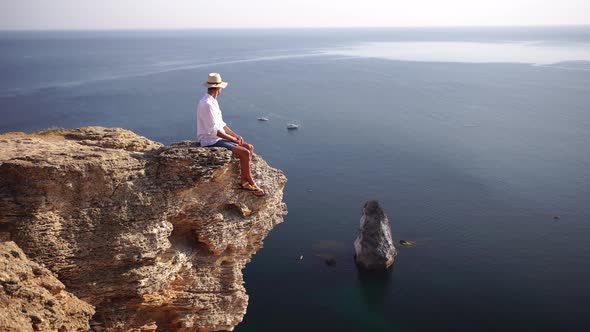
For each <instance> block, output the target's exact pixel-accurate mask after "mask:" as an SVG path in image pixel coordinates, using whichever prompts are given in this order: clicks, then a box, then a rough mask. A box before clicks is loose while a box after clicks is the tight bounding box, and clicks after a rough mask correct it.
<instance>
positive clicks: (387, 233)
mask: <svg viewBox="0 0 590 332" xmlns="http://www.w3.org/2000/svg"><path fill="white" fill-rule="evenodd" d="M354 250H355V260H356V263H357V264H358V265H359V266H360V267H361V268H364V269H367V270H385V269H387V268H388V267H390V266H391V265H392V264H393V259H394V258H395V255H396V251H395V247H394V246H393V239H392V238H391V227H390V225H389V219H387V215H386V214H385V211H383V209H382V208H381V206H380V205H379V202H377V201H368V202H366V203H365V205H364V206H363V213H362V215H361V221H360V228H359V234H358V236H357V238H356V240H355V241H354Z"/></svg>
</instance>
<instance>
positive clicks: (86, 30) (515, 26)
mask: <svg viewBox="0 0 590 332" xmlns="http://www.w3.org/2000/svg"><path fill="white" fill-rule="evenodd" d="M567 27H570V28H572V27H590V23H583V24H516V25H511V24H508V25H492V24H489V25H398V26H259V27H176V28H170V27H160V28H157V27H156V28H49V29H43V28H32V29H21V28H15V29H13V28H8V29H6V28H2V29H0V32H109V31H112V32H116V31H119V32H125V31H129V32H132V31H191V30H192V31H195V30H296V29H301V30H307V29H326V30H327V29H443V28H451V29H457V28H567Z"/></svg>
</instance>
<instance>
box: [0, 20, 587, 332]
mask: <svg viewBox="0 0 590 332" xmlns="http://www.w3.org/2000/svg"><path fill="white" fill-rule="evenodd" d="M589 48H590V28H589V27H570V28H526V29H525V28H495V29H491V28H488V29H340V30H330V29H324V30H276V31H272V30H245V31H239V30H211V31H205V30H203V31H167V32H165V31H144V32H44V33H36V32H26V33H25V32H22V33H14V32H10V33H9V32H4V33H0V73H2V74H1V75H0V119H1V120H0V131H33V130H38V129H44V128H47V127H52V126H56V127H78V126H87V125H101V126H115V127H124V128H128V129H131V130H133V131H135V132H137V133H139V134H141V135H144V136H147V137H149V138H151V139H154V140H157V141H161V142H164V143H171V142H174V141H178V140H183V139H195V136H196V134H195V112H194V110H195V105H196V102H197V101H198V99H199V98H200V97H201V95H202V94H203V90H202V88H201V85H200V84H201V82H202V81H203V80H204V78H205V77H206V74H207V73H209V72H212V71H219V72H221V73H222V75H223V78H224V79H225V80H227V81H229V82H230V85H229V87H228V89H226V90H225V91H224V92H223V94H222V96H221V97H220V104H221V107H222V110H223V112H224V118H225V120H226V122H228V123H229V124H230V125H231V127H232V128H234V130H236V131H237V132H238V133H241V134H242V135H243V136H244V137H245V138H246V139H248V140H250V141H251V142H252V143H253V144H254V145H255V146H256V149H257V151H258V153H260V154H261V155H262V156H263V157H264V158H265V159H266V160H267V161H268V162H269V163H270V164H271V165H272V166H274V167H277V168H280V169H282V170H283V171H284V172H285V173H286V175H287V177H288V178H289V182H288V185H287V187H286V190H285V200H286V202H287V204H288V207H289V215H288V216H287V217H286V218H285V223H284V224H281V225H280V226H278V227H277V228H275V229H274V230H273V231H272V232H271V234H270V236H269V237H268V238H267V240H266V241H265V246H264V249H263V250H261V251H260V252H259V253H258V254H257V255H256V256H255V257H254V258H253V260H252V263H251V264H249V265H248V266H247V268H246V270H245V279H246V288H247V289H248V292H249V294H250V304H249V308H248V313H247V315H246V317H245V320H244V322H243V323H242V324H241V325H240V326H238V328H237V331H279V330H280V331H423V330H435V329H436V330H470V331H474V330H479V331H481V330H490V331H492V330H529V331H541V330H547V331H549V330H551V331H553V330H560V331H566V330H567V331H575V330H579V331H583V330H587V329H588V327H589V326H590V318H589V317H590V283H589V282H588V280H589V279H590V240H589V238H590V220H589V219H590V153H589V146H590V55H589V52H588V50H589ZM482 50H483V51H482ZM400 60H403V61H400ZM449 61H450V62H449ZM259 116H265V117H268V118H269V119H270V121H269V122H266V123H262V122H258V121H256V118H257V117H259ZM288 122H296V123H299V124H300V125H301V128H300V129H299V130H298V131H293V132H288V131H287V130H286V129H285V124H286V123H288ZM368 199H378V200H380V202H381V203H382V205H383V206H384V208H385V209H386V211H387V213H388V215H389V217H390V220H391V223H392V229H393V234H394V237H395V239H396V240H399V239H406V240H414V241H416V243H417V244H416V246H415V247H411V248H410V247H408V248H406V247H401V246H398V249H399V255H398V257H397V258H396V262H395V264H394V266H393V268H392V269H391V270H390V271H389V272H388V273H385V274H377V275H371V274H369V275H367V274H361V273H359V272H358V271H357V270H356V268H355V265H354V262H353V259H352V255H353V248H352V242H353V240H354V238H355V236H356V231H357V227H358V221H359V213H360V207H361V206H362V204H363V203H364V201H366V200H368ZM554 216H559V217H560V218H559V219H558V220H555V219H554ZM300 255H303V256H304V258H303V260H299V257H300ZM327 255H331V256H333V257H335V258H336V260H337V264H336V265H335V266H333V267H328V266H326V265H325V264H324V263H323V259H322V257H326V256H327Z"/></svg>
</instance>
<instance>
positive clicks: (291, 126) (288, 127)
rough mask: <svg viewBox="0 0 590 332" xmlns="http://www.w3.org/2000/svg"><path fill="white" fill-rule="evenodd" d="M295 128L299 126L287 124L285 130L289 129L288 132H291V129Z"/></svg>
mask: <svg viewBox="0 0 590 332" xmlns="http://www.w3.org/2000/svg"><path fill="white" fill-rule="evenodd" d="M297 128H299V125H297V124H294V123H288V124H287V129H289V130H293V129H297Z"/></svg>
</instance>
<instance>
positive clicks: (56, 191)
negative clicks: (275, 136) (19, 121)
mask: <svg viewBox="0 0 590 332" xmlns="http://www.w3.org/2000/svg"><path fill="white" fill-rule="evenodd" d="M252 172H253V176H254V178H255V179H256V181H257V182H258V184H259V185H260V186H261V187H262V188H263V189H264V191H265V192H266V196H264V197H256V196H254V195H252V194H250V193H248V192H246V191H243V190H239V189H238V179H239V162H238V160H237V159H236V158H232V156H231V152H230V151H227V150H225V149H220V148H202V147H199V146H198V145H197V144H194V142H181V143H179V144H173V145H171V146H164V145H162V144H160V143H157V142H153V141H151V140H149V139H147V138H145V137H141V136H139V135H136V134H135V133H133V132H130V131H128V130H124V129H119V128H102V127H85V128H79V129H69V130H63V129H55V130H48V131H44V132H36V133H32V134H25V133H5V134H1V135H0V239H2V240H4V241H7V240H11V241H14V242H16V244H17V245H18V246H19V247H20V248H21V249H22V250H23V251H24V252H25V253H26V255H27V256H28V257H29V259H30V260H32V261H34V262H36V263H43V264H44V265H45V266H46V267H47V269H49V270H50V271H52V272H53V273H54V274H56V275H58V276H59V281H60V282H61V283H63V285H65V288H66V290H67V291H68V292H70V293H72V294H74V295H75V296H77V297H78V298H80V299H81V300H83V301H85V302H87V303H89V304H90V305H92V306H94V307H95V308H96V314H95V315H94V317H93V319H92V321H91V326H92V329H93V330H107V331H131V330H133V331H153V330H155V329H158V330H161V331H195V330H199V331H217V330H232V329H233V328H234V327H235V325H237V324H238V323H239V322H240V321H241V320H242V319H243V317H244V314H245V313H246V308H247V304H248V295H247V294H246V289H245V288H244V282H243V278H242V269H243V268H244V266H245V265H246V264H247V263H248V262H249V261H250V258H251V257H252V255H253V254H254V253H256V251H257V250H258V249H260V247H261V246H262V240H263V239H264V238H265V237H266V235H267V234H268V232H269V231H270V230H271V229H272V228H273V227H274V226H275V225H277V224H278V223H280V222H282V221H283V215H284V214H286V207H285V204H284V203H283V201H282V197H283V187H284V185H285V182H286V178H285V176H284V175H283V173H282V172H281V171H279V170H276V169H274V168H271V167H269V166H268V165H267V164H266V162H264V160H262V158H260V157H256V158H253V161H252ZM2 272H3V271H2V270H1V269H0V274H1V273H2ZM17 284H18V281H17ZM0 288H1V286H0ZM64 296H65V295H64ZM88 308H89V309H88V310H86V311H85V312H90V310H91V309H90V308H91V307H88ZM81 309H84V307H83V306H80V310H81ZM2 311H3V309H2V308H1V307H0V312H2ZM67 312H68V311H66V313H67ZM79 315H85V313H84V312H80V314H79ZM31 317H32V318H31V320H34V322H37V323H36V324H37V325H39V326H40V327H41V328H42V330H56V329H53V328H48V329H45V327H46V326H48V327H51V326H52V325H44V324H45V323H44V322H47V319H49V321H51V318H48V317H49V316H47V315H45V314H44V313H43V312H41V313H40V314H38V315H36V316H31ZM65 326H66V330H67V331H70V330H71V331H73V330H76V329H77V328H75V327H72V328H71V329H70V328H69V326H70V325H65ZM72 326H74V325H72ZM84 326H85V325H83V328H82V329H83V330H86V328H85V327H84ZM15 328H16V330H19V329H18V327H15ZM57 328H59V326H58V327H57ZM0 330H4V329H2V328H1V327H0ZM9 330H10V329H9Z"/></svg>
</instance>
